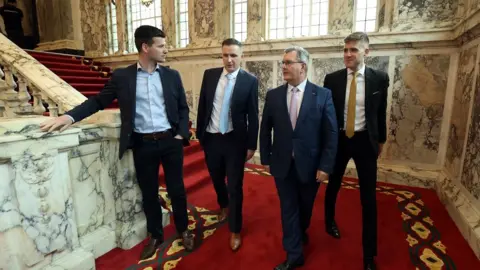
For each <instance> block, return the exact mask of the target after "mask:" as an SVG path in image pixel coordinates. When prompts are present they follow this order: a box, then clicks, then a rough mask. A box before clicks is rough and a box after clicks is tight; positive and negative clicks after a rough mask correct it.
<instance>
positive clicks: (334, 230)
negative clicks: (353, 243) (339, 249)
mask: <svg viewBox="0 0 480 270" xmlns="http://www.w3.org/2000/svg"><path fill="white" fill-rule="evenodd" d="M325 230H326V232H327V233H328V234H329V235H331V236H332V237H333V238H337V239H340V230H338V227H337V223H335V221H332V222H327V223H326V224H325Z"/></svg>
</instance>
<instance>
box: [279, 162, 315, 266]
mask: <svg viewBox="0 0 480 270" xmlns="http://www.w3.org/2000/svg"><path fill="white" fill-rule="evenodd" d="M275 185H276V187H277V192H278V196H279V198H280V209H281V216H282V230H283V248H284V249H285V251H286V252H287V260H288V261H289V262H291V263H300V262H303V260H304V258H303V248H302V236H303V234H305V233H306V231H307V229H308V227H309V226H310V220H311V218H312V210H313V204H314V202H315V197H316V196H317V191H318V187H319V186H320V183H318V182H316V180H315V175H312V181H310V182H308V183H302V182H300V179H299V176H298V173H297V168H296V166H295V161H294V160H292V162H291V164H290V169H289V171H288V175H287V177H286V178H275Z"/></svg>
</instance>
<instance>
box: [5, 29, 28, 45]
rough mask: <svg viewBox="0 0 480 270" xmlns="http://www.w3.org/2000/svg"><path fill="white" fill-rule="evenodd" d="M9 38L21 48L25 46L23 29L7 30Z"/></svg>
mask: <svg viewBox="0 0 480 270" xmlns="http://www.w3.org/2000/svg"><path fill="white" fill-rule="evenodd" d="M7 36H8V39H10V41H11V42H13V43H15V44H16V45H17V46H18V47H20V48H22V49H23V48H25V36H24V34H23V32H21V31H10V32H7Z"/></svg>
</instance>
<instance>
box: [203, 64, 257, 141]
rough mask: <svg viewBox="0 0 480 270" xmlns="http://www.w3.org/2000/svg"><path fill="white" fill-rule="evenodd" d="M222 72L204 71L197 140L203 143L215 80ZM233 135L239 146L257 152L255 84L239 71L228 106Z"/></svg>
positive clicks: (250, 78) (218, 69)
mask: <svg viewBox="0 0 480 270" xmlns="http://www.w3.org/2000/svg"><path fill="white" fill-rule="evenodd" d="M222 72H223V68H212V69H207V70H205V73H204V74H203V81H202V88H201V89H200V99H199V102H198V113H197V131H196V132H197V133H196V135H197V138H198V140H199V141H200V143H201V144H203V142H204V134H205V130H206V129H207V127H208V124H209V123H210V119H211V116H212V110H213V101H214V98H215V92H216V89H217V84H218V80H219V79H220V76H221V75H222ZM230 104H231V105H230V112H231V117H232V125H233V133H234V134H235V137H236V138H237V140H238V141H239V142H245V143H246V145H247V148H248V149H251V150H256V149H257V137H258V80H257V78H256V77H255V76H253V75H251V74H249V73H247V72H246V71H244V70H242V69H240V70H239V72H238V75H237V79H236V82H235V86H234V88H233V93H232V99H231V103H230Z"/></svg>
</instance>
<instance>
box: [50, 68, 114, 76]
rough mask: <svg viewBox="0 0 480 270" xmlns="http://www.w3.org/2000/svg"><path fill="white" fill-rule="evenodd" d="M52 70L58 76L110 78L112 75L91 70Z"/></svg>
mask: <svg viewBox="0 0 480 270" xmlns="http://www.w3.org/2000/svg"><path fill="white" fill-rule="evenodd" d="M50 70H51V71H52V72H53V73H55V74H57V75H58V76H74V75H78V76H81V77H94V78H108V77H110V76H111V75H112V74H111V72H99V71H89V70H71V69H63V68H50Z"/></svg>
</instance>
